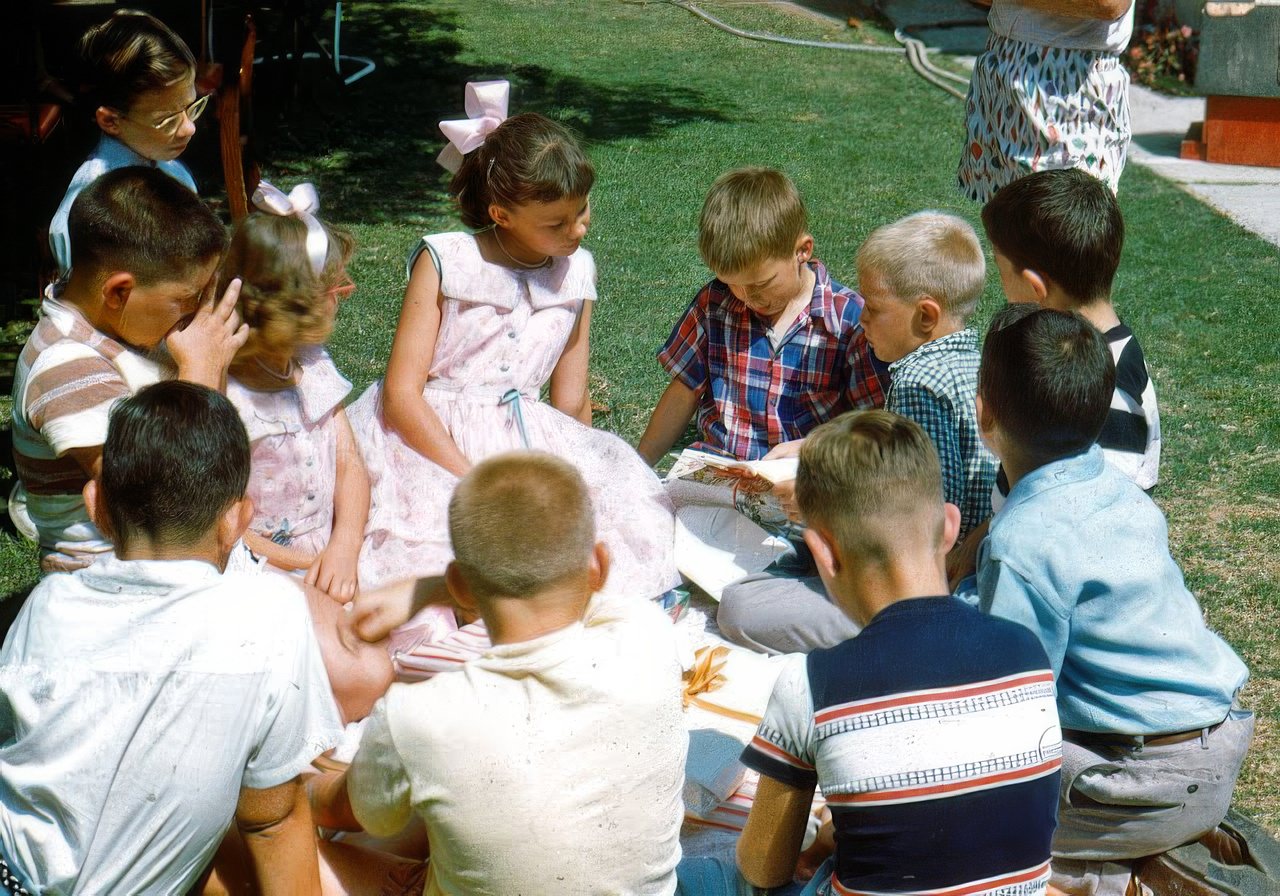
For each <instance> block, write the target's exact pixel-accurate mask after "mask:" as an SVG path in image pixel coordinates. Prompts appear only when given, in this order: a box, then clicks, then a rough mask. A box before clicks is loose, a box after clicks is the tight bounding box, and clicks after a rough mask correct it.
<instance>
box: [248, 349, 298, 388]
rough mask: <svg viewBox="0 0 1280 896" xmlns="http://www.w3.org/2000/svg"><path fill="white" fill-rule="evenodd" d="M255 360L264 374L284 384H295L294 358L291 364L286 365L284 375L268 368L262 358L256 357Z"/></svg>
mask: <svg viewBox="0 0 1280 896" xmlns="http://www.w3.org/2000/svg"><path fill="white" fill-rule="evenodd" d="M253 360H254V361H255V362H256V363H257V365H258V366H259V367H261V368H262V372H263V373H265V374H266V375H267V376H269V377H271V378H272V379H273V380H279V381H280V382H282V383H290V382H293V370H294V364H293V358H290V359H289V363H288V364H286V365H284V373H280V372H278V371H275V370H272V369H271V368H270V367H268V366H267V365H266V364H264V363H263V362H262V358H260V357H258V356H256V355H255V356H254V359H253Z"/></svg>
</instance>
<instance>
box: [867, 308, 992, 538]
mask: <svg viewBox="0 0 1280 896" xmlns="http://www.w3.org/2000/svg"><path fill="white" fill-rule="evenodd" d="M980 358H981V355H980V354H979V352H978V334H977V333H975V332H974V331H973V330H968V329H966V330H961V331H960V332H958V333H952V334H950V335H948V336H943V337H941V338H939V339H935V340H933V342H926V343H925V344H924V345H922V346H920V347H919V348H918V349H916V350H915V351H913V352H912V353H911V354H909V355H907V356H906V357H905V358H903V359H901V360H900V361H895V362H894V363H892V364H890V365H889V370H890V372H891V374H892V382H891V383H890V385H889V397H888V399H887V400H886V402H885V409H886V410H890V411H893V412H894V413H895V414H901V415H902V416H904V417H910V418H911V419H912V420H914V421H916V422H917V423H919V424H920V425H921V426H922V427H923V428H924V431H925V432H927V433H928V434H929V438H931V439H933V444H934V445H935V446H936V447H937V449H938V459H939V460H941V461H942V491H943V495H944V496H945V498H946V500H947V501H948V502H949V503H951V504H954V505H956V506H957V507H959V508H960V537H961V538H963V537H964V536H965V535H966V534H967V533H968V531H969V530H970V529H972V528H973V527H974V526H976V525H977V524H978V523H980V522H982V521H983V520H984V519H986V518H987V517H989V516H990V515H991V487H992V486H993V485H994V484H995V480H996V459H995V458H994V457H992V456H991V453H990V452H989V451H987V449H986V446H985V445H983V444H982V439H981V438H980V437H979V436H978V416H977V411H976V410H975V409H974V403H973V400H974V397H975V396H976V395H977V394H978V361H979V359H980Z"/></svg>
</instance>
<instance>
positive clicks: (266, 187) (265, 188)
mask: <svg viewBox="0 0 1280 896" xmlns="http://www.w3.org/2000/svg"><path fill="white" fill-rule="evenodd" d="M253 204H254V205H255V206H256V207H257V208H259V209H261V210H262V211H264V212H267V213H269V214H272V215H280V216H281V217H287V216H289V215H292V216H293V217H295V218H297V219H298V220H299V221H301V222H302V223H303V224H305V225H307V260H308V261H310V262H311V272H312V273H313V274H315V275H316V276H317V277H319V276H320V274H321V273H323V272H324V263H325V261H326V260H327V259H328V257H329V234H328V233H326V232H325V229H324V226H323V225H322V224H321V223H320V221H319V220H318V219H317V218H316V212H318V211H320V194H319V193H317V192H316V188H315V186H314V185H313V184H309V183H301V184H298V185H297V186H296V187H294V188H293V189H292V190H290V191H289V193H288V195H285V194H284V193H282V192H281V191H280V190H278V189H277V188H275V187H273V186H272V185H271V184H269V183H267V182H266V181H265V180H260V181H258V186H257V188H256V189H255V190H254V191H253Z"/></svg>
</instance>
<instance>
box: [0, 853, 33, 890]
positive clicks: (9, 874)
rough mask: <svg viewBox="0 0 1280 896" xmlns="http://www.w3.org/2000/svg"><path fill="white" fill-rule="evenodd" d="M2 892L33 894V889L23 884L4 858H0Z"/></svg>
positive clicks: (0, 887) (0, 888)
mask: <svg viewBox="0 0 1280 896" xmlns="http://www.w3.org/2000/svg"><path fill="white" fill-rule="evenodd" d="M0 892H3V893H13V894H14V896H31V891H30V890H28V889H27V888H26V887H25V886H24V885H23V883H22V881H21V880H19V879H18V877H17V876H16V875H15V874H14V873H13V871H12V869H10V868H9V863H8V862H6V861H5V860H4V859H0Z"/></svg>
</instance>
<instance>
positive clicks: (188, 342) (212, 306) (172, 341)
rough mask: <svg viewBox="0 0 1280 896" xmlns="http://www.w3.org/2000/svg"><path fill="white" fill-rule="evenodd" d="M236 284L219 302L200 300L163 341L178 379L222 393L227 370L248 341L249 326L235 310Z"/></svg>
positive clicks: (230, 286) (237, 287) (211, 297)
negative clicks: (192, 313) (183, 323)
mask: <svg viewBox="0 0 1280 896" xmlns="http://www.w3.org/2000/svg"><path fill="white" fill-rule="evenodd" d="M239 298H240V281H239V280H238V279H236V280H232V281H231V283H230V284H228V285H227V291H226V292H224V293H223V294H222V298H221V299H216V300H215V299H214V297H213V296H212V295H210V296H209V298H208V299H202V300H201V302H200V306H199V307H198V308H197V309H196V314H195V317H193V318H191V321H190V322H189V323H188V324H187V325H186V326H185V327H183V328H182V329H181V330H175V331H173V332H172V333H170V334H169V335H168V336H167V337H166V338H165V344H166V345H167V346H168V348H169V354H170V355H171V356H172V357H173V361H174V363H175V364H177V365H178V379H180V380H186V381H187V382H189V383H198V384H199V385H201V386H208V387H209V388H210V389H216V390H218V391H219V392H225V391H226V385H227V368H228V367H230V366H231V361H232V360H233V359H234V358H235V356H236V352H238V351H239V350H240V347H241V346H243V345H244V344H245V341H246V340H248V338H249V326H248V324H245V323H243V322H241V320H240V313H239V312H238V311H236V301H237V300H238V299H239Z"/></svg>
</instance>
